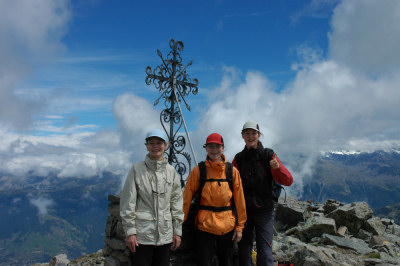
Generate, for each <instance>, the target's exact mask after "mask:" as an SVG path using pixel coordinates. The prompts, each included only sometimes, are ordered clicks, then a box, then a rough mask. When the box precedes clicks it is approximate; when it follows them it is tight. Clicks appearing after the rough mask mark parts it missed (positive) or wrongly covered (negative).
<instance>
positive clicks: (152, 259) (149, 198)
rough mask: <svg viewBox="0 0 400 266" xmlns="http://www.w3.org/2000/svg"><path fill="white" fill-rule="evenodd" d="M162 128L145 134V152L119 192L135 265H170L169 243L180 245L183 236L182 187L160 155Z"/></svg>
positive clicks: (163, 137) (164, 146)
mask: <svg viewBox="0 0 400 266" xmlns="http://www.w3.org/2000/svg"><path fill="white" fill-rule="evenodd" d="M167 141H168V139H167V136H166V135H165V133H164V131H162V130H159V129H155V130H152V131H150V132H149V133H148V134H147V136H146V143H145V145H146V148H147V151H148V154H147V155H146V157H145V160H144V161H142V162H139V163H136V164H135V165H134V166H133V167H132V168H131V169H130V171H129V174H128V177H127V178H126V181H125V185H124V188H123V189H122V191H121V194H120V197H121V203H120V215H121V218H122V225H123V228H124V231H125V235H126V245H127V247H128V248H129V249H130V250H131V251H132V260H133V262H134V265H144V266H146V265H149V266H150V265H157V266H158V265H166V266H168V265H169V258H170V250H171V246H172V249H173V250H176V249H178V248H179V246H180V243H181V235H182V221H183V216H184V214H183V211H182V190H181V185H180V179H179V176H178V174H177V173H176V171H175V169H174V167H172V166H171V165H169V164H168V162H167V161H166V160H165V159H164V157H163V154H164V152H165V150H166V149H167V146H168V145H167Z"/></svg>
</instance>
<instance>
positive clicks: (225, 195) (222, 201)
mask: <svg viewBox="0 0 400 266" xmlns="http://www.w3.org/2000/svg"><path fill="white" fill-rule="evenodd" d="M223 160H224V161H221V162H213V161H211V160H206V162H205V164H206V169H207V179H211V178H214V179H226V169H225V168H226V163H225V156H223ZM232 179H233V180H232V185H233V186H232V187H233V191H231V189H230V188H229V183H228V182H217V181H214V182H205V183H204V187H203V190H202V193H201V200H200V205H206V206H215V207H225V206H230V205H231V197H232V194H233V198H234V200H235V205H236V210H237V215H238V225H237V226H236V223H235V215H234V213H233V212H232V210H227V211H222V212H213V211H210V210H199V212H198V213H197V217H196V220H197V227H198V229H199V230H201V231H205V232H208V233H211V234H215V235H224V234H226V233H229V232H230V231H232V230H235V231H237V232H242V231H243V228H244V223H245V222H246V219H247V216H246V204H245V200H244V194H243V187H242V181H241V179H240V174H239V171H238V170H237V169H236V168H235V167H233V169H232ZM199 181H200V170H199V167H198V166H195V167H194V168H193V170H192V171H191V172H190V175H189V177H188V180H187V182H186V186H185V190H184V192H183V212H184V213H185V218H184V220H186V218H187V215H188V212H189V208H190V204H191V202H192V199H193V197H194V195H195V194H196V192H197V191H198V189H199Z"/></svg>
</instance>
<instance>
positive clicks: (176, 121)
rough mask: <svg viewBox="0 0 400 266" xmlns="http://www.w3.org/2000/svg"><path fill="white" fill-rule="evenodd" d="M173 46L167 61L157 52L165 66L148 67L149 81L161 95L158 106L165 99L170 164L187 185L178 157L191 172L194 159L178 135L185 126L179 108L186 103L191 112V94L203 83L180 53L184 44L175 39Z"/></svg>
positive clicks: (163, 114)
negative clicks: (191, 72) (200, 82)
mask: <svg viewBox="0 0 400 266" xmlns="http://www.w3.org/2000/svg"><path fill="white" fill-rule="evenodd" d="M169 47H170V48H171V51H170V52H169V53H168V55H167V57H166V58H164V57H163V55H162V53H161V52H160V50H158V49H157V55H158V56H159V57H160V58H161V61H162V64H161V65H159V66H157V67H155V68H154V70H152V68H151V67H150V66H147V67H146V75H147V76H146V79H145V82H146V84H147V85H151V84H153V85H154V86H155V87H156V89H157V90H158V91H159V92H160V93H161V95H160V96H159V97H158V98H157V99H156V101H155V102H154V105H158V104H159V102H160V100H164V105H165V109H164V110H162V111H161V113H160V122H161V125H162V127H163V128H164V130H165V132H166V133H167V135H168V139H169V143H170V145H169V148H168V150H167V151H166V155H167V157H168V162H169V163H170V164H171V165H173V166H174V167H175V169H176V171H177V173H178V174H179V175H180V177H181V183H182V186H183V176H184V175H185V174H186V172H187V171H186V170H187V167H186V164H184V163H183V162H182V161H181V160H178V157H183V158H184V159H185V160H186V161H187V165H188V166H189V171H190V170H191V157H190V154H189V153H187V152H185V151H184V149H185V147H186V140H185V137H184V136H183V135H178V132H179V130H180V128H181V127H182V123H183V119H182V118H183V114H182V113H181V112H180V109H178V108H177V106H176V105H177V104H176V102H177V101H178V103H180V102H184V103H185V106H186V108H187V109H188V110H189V111H190V106H189V104H188V103H187V102H186V100H185V97H186V96H187V95H189V94H190V93H192V94H193V95H196V94H197V92H198V88H197V85H198V83H199V81H198V80H197V79H196V78H193V79H191V78H190V77H189V74H188V73H187V68H188V67H189V66H191V65H192V63H193V61H192V60H190V61H189V63H188V64H187V65H186V66H185V67H184V66H183V64H182V57H181V55H180V53H179V52H182V51H183V48H184V46H183V42H181V41H175V40H174V39H171V40H170V41H169ZM175 126H176V127H175ZM167 128H168V129H167Z"/></svg>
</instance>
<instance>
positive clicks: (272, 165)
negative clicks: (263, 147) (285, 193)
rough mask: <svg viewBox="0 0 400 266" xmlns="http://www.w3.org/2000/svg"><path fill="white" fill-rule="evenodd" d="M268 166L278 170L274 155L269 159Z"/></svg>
mask: <svg viewBox="0 0 400 266" xmlns="http://www.w3.org/2000/svg"><path fill="white" fill-rule="evenodd" d="M269 165H270V166H271V168H272V169H279V167H280V165H279V162H278V160H277V159H276V153H274V155H273V156H272V158H271V161H269Z"/></svg>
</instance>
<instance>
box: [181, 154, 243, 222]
mask: <svg viewBox="0 0 400 266" xmlns="http://www.w3.org/2000/svg"><path fill="white" fill-rule="evenodd" d="M198 166H199V170H200V179H199V189H198V191H197V192H196V194H195V196H194V197H193V200H192V203H191V205H190V208H189V213H188V217H187V219H186V221H185V223H184V226H188V227H193V226H194V227H197V225H196V216H197V213H198V211H199V210H209V211H214V212H221V211H227V210H232V212H233V214H234V215H235V220H236V222H235V223H236V225H238V218H237V211H236V205H235V200H234V198H233V195H232V198H231V206H225V207H215V206H205V205H200V200H201V192H202V191H203V187H204V184H205V182H228V183H229V188H230V190H231V191H233V178H232V173H233V165H232V163H230V162H226V179H213V178H211V179H207V168H206V164H205V162H200V163H199V164H198Z"/></svg>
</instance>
